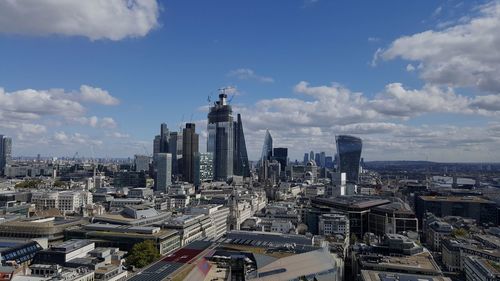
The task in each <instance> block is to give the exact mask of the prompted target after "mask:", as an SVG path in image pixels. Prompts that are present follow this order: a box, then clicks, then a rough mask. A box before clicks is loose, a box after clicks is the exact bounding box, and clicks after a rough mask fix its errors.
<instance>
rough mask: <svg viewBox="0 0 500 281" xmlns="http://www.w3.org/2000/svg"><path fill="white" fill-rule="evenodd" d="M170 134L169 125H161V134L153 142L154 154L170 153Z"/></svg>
mask: <svg viewBox="0 0 500 281" xmlns="http://www.w3.org/2000/svg"><path fill="white" fill-rule="evenodd" d="M169 139H170V133H169V132H168V128H167V124H165V123H161V126H160V134H159V135H157V136H155V139H154V141H153V154H156V153H168V142H169Z"/></svg>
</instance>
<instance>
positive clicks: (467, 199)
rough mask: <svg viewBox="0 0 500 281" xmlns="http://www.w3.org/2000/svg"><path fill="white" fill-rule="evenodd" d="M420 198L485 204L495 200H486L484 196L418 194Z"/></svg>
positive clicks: (434, 200) (433, 200) (432, 200)
mask: <svg viewBox="0 0 500 281" xmlns="http://www.w3.org/2000/svg"><path fill="white" fill-rule="evenodd" d="M420 198H421V199H422V200H424V201H431V202H443V201H447V202H473V203H485V204H490V203H491V204H494V203H495V202H493V201H490V200H486V199H484V198H481V197H478V196H420Z"/></svg>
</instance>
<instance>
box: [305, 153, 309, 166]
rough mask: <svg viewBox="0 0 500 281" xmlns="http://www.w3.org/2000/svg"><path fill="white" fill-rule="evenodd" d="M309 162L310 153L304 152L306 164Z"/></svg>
mask: <svg viewBox="0 0 500 281" xmlns="http://www.w3.org/2000/svg"><path fill="white" fill-rule="evenodd" d="M307 162H309V153H304V165H306V164H307Z"/></svg>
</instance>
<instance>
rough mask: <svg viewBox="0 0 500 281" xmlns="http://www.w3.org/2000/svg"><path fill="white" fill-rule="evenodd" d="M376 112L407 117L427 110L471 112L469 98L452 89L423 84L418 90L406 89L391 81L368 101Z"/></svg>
mask: <svg viewBox="0 0 500 281" xmlns="http://www.w3.org/2000/svg"><path fill="white" fill-rule="evenodd" d="M370 103H371V106H372V108H374V109H375V110H376V111H377V112H379V113H382V114H384V115H389V116H400V117H409V116H416V115H420V114H422V113H427V112H453V113H471V111H470V110H469V108H468V106H469V103H470V101H469V99H468V98H467V97H464V96H461V95H457V94H455V93H454V91H453V89H451V88H447V89H443V88H441V87H438V86H434V85H425V86H424V87H423V88H422V89H420V90H408V89H405V88H404V87H403V85H402V84H401V83H391V84H388V85H387V86H386V87H385V90H384V91H383V92H382V93H380V94H378V95H377V96H376V97H375V98H374V99H373V100H371V101H370Z"/></svg>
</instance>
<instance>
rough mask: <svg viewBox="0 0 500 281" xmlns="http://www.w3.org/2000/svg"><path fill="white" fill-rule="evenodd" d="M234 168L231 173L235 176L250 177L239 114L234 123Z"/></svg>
mask: <svg viewBox="0 0 500 281" xmlns="http://www.w3.org/2000/svg"><path fill="white" fill-rule="evenodd" d="M233 160H234V167H233V172H234V174H235V175H237V176H242V177H245V178H247V177H250V164H249V162H248V153H247V145H246V142H245V134H244V133H243V123H242V122H241V114H238V117H237V119H236V121H235V122H234V159H233Z"/></svg>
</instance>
